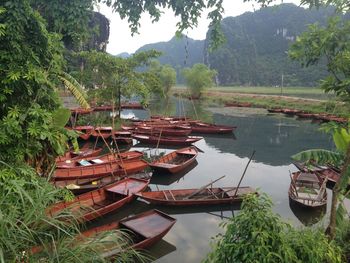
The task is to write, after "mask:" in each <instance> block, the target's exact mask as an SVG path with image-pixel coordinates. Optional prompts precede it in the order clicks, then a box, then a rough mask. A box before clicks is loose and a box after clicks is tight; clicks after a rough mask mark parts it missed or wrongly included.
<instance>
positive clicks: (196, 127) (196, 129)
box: [191, 122, 237, 134]
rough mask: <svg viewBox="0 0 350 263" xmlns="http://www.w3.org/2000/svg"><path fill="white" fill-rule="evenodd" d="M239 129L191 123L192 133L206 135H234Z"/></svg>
mask: <svg viewBox="0 0 350 263" xmlns="http://www.w3.org/2000/svg"><path fill="white" fill-rule="evenodd" d="M236 128H237V127H233V126H226V125H215V124H210V123H204V122H194V123H191V129H192V133H205V134H224V133H232V132H233V130H234V129H236Z"/></svg>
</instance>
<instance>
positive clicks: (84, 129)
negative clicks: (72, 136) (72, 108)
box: [71, 125, 94, 141]
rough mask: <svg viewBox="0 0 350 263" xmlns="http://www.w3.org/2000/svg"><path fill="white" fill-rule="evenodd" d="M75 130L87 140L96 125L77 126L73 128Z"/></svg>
mask: <svg viewBox="0 0 350 263" xmlns="http://www.w3.org/2000/svg"><path fill="white" fill-rule="evenodd" d="M71 129H72V130H74V131H77V132H79V138H80V139H83V140H85V141H87V140H89V139H90V136H91V133H92V131H93V130H94V126H89V125H87V126H75V127H74V128H71Z"/></svg>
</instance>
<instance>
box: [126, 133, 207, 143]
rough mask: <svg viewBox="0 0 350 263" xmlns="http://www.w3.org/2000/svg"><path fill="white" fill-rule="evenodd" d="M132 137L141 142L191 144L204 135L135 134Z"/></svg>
mask: <svg viewBox="0 0 350 263" xmlns="http://www.w3.org/2000/svg"><path fill="white" fill-rule="evenodd" d="M132 137H133V138H134V139H136V140H138V141H140V142H141V143H145V144H153V145H157V144H158V143H159V144H162V145H191V144H192V143H195V142H197V141H199V140H201V139H203V137H193V136H192V137H165V136H161V137H159V136H151V135H143V134H133V135H132Z"/></svg>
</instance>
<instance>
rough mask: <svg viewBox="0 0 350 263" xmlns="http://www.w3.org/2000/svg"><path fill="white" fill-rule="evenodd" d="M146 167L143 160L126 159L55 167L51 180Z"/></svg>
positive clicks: (125, 173)
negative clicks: (87, 164) (79, 165)
mask: <svg viewBox="0 0 350 263" xmlns="http://www.w3.org/2000/svg"><path fill="white" fill-rule="evenodd" d="M147 167H148V163H147V162H145V161H144V160H138V159H135V160H128V161H123V162H115V163H105V164H99V165H92V166H81V167H72V168H63V169H56V170H55V172H54V173H53V175H52V179H53V180H72V179H86V178H101V177H104V176H106V175H114V176H120V175H122V176H123V175H129V174H133V173H137V172H140V171H143V170H144V169H145V168H147Z"/></svg>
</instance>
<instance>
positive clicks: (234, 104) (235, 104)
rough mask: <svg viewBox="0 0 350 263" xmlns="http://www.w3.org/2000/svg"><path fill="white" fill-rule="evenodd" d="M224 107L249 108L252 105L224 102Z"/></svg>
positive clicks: (248, 103)
mask: <svg viewBox="0 0 350 263" xmlns="http://www.w3.org/2000/svg"><path fill="white" fill-rule="evenodd" d="M225 107H244V108H250V107H252V104H251V103H250V102H226V103H225Z"/></svg>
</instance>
